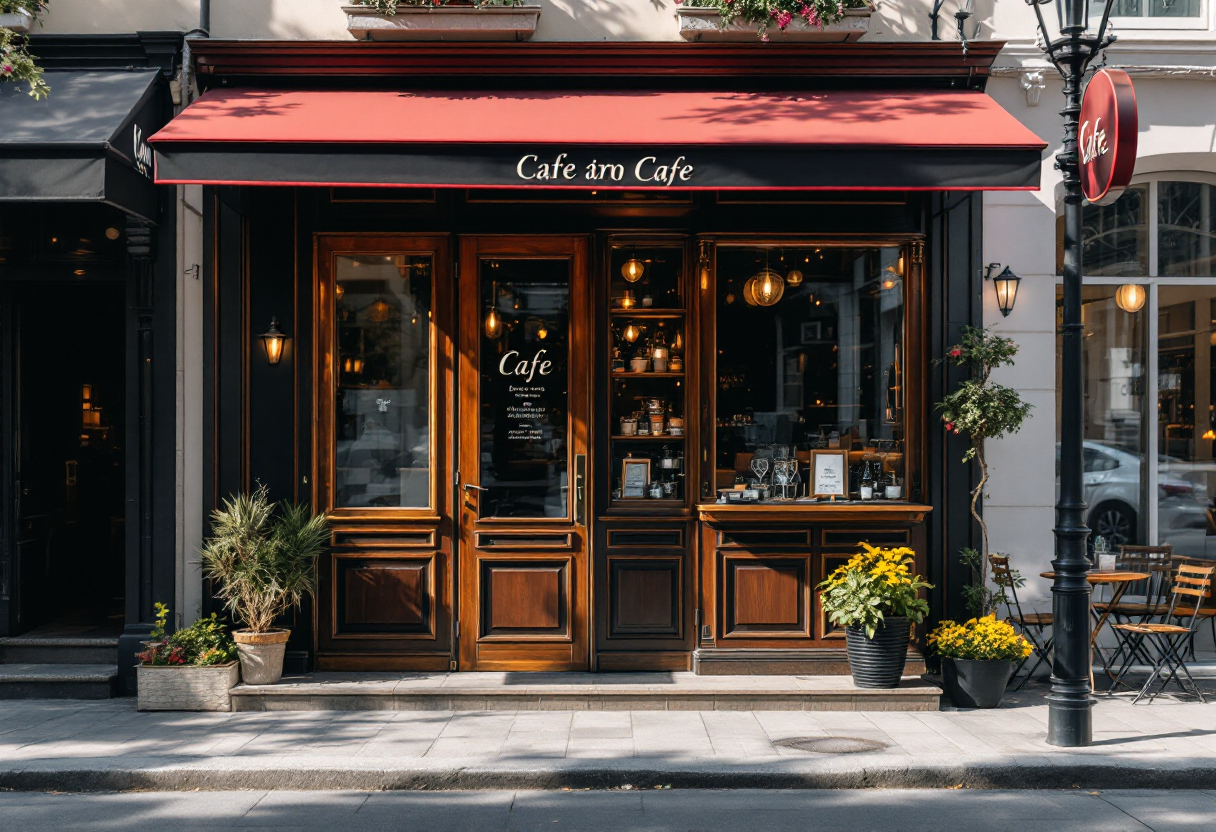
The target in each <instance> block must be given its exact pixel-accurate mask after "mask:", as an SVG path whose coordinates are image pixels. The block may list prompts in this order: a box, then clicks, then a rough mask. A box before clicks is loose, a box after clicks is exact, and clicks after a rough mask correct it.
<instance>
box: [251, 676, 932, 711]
mask: <svg viewBox="0 0 1216 832" xmlns="http://www.w3.org/2000/svg"><path fill="white" fill-rule="evenodd" d="M941 694H942V691H941V688H938V687H936V686H934V685H933V684H930V683H929V682H926V681H924V680H922V679H920V678H917V677H905V678H904V679H903V681H902V682H901V683H900V686H899V687H898V688H896V689H894V690H867V689H863V688H858V687H856V686H855V685H853V682H852V679H851V678H850V677H848V676H742V675H735V676H698V675H696V674H693V673H522V672H521V673H312V674H308V675H304V676H290V677H284V679H283V681H282V682H280V683H279V684H277V685H239V686H238V687H236V688H233V690H232V691H231V695H232V710H234V711H329V710H335V711H339V710H341V711H347V710H363V711H525V710H553V711H583V710H605V711H607V710H613V711H652V710H660V711H664V710H667V711H675V710H682V711H936V710H937V709H938V704H939V700H940V698H941Z"/></svg>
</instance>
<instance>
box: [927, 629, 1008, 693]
mask: <svg viewBox="0 0 1216 832" xmlns="http://www.w3.org/2000/svg"><path fill="white" fill-rule="evenodd" d="M929 646H930V647H932V648H933V649H934V650H936V651H937V654H938V655H939V656H941V657H942V681H943V682H944V683H945V688H946V693H948V694H950V698H951V699H953V700H954V704H955V705H957V706H959V707H960V708H995V707H996V706H997V705H999V704H1001V697H1002V696H1004V695H1005V686H1006V685H1008V684H1009V677H1010V676H1012V675H1013V671H1014V670H1015V669H1016V668H1017V667H1018V665H1019V664H1021V663H1022V662H1023V661H1025V660H1026V659H1027V657H1029V656H1030V651H1031V649H1032V648H1031V646H1030V642H1028V641H1027V640H1026V639H1024V638H1022V637H1021V636H1020V635H1018V634H1017V633H1016V632H1015V631H1014V629H1013V625H1011V624H1010V623H1009V622H1008V621H997V620H996V615H995V614H994V615H986V616H984V617H983V618H973V619H971V620H970V621H968V622H967V623H965V624H958V623H956V622H954V621H943V622H941V623H940V624H938V625H937V626H936V627H935V628H934V629H933V632H931V633H929Z"/></svg>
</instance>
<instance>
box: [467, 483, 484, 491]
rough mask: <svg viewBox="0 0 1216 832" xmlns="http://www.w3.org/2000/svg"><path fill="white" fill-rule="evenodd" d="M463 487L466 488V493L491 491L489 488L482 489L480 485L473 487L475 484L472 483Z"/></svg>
mask: <svg viewBox="0 0 1216 832" xmlns="http://www.w3.org/2000/svg"><path fill="white" fill-rule="evenodd" d="M463 487H464V490H465V491H489V490H490V489H488V488H482V487H481V486H480V485H473V483H471V482H466V483H465V484H464V486H463Z"/></svg>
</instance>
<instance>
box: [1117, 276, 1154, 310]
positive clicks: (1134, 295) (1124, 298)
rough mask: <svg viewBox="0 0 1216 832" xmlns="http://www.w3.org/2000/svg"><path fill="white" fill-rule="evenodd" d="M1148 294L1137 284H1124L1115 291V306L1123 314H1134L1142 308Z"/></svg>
mask: <svg viewBox="0 0 1216 832" xmlns="http://www.w3.org/2000/svg"><path fill="white" fill-rule="evenodd" d="M1146 300H1148V293H1147V292H1145V291H1144V287H1143V286H1141V285H1139V284H1137V283H1124V284H1123V285H1122V286H1120V287H1119V288H1118V289H1117V290H1116V291H1115V304H1116V305H1117V306H1118V307H1119V308H1120V309H1122V310H1123V311H1124V312H1127V313H1130V314H1135V313H1136V312H1139V311H1140V310H1141V309H1143V308H1144V301H1146Z"/></svg>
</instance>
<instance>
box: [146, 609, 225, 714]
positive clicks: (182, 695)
mask: <svg viewBox="0 0 1216 832" xmlns="http://www.w3.org/2000/svg"><path fill="white" fill-rule="evenodd" d="M168 617H169V608H168V607H167V606H165V605H164V604H159V603H158V604H156V625H155V626H154V627H153V628H152V633H151V638H150V639H149V640H148V641H146V642H144V647H145V648H146V649H145V650H144V651H143V652H142V653H140V654H139V655H138V656H137V658H138V659H139V662H140V663H139V665H137V669H136V674H137V676H138V681H139V710H141V711H227V710H230V709H231V704H230V701H229V699H228V691H229V690H230V689H232V688H234V687H236V684H237V682H238V681H240V666H239V665H238V663H237V658H236V644H234V643H233V641H232V637H231V636H230V635H228V631H227V630H226V629H225V627H224V625H223V623H221V622H220V621H219V619H217V618H216V617H215V613H211V617H210V618H200V619H199V620H198V621H196V622H194V623H193V624H191V625H190V626H189V627H185V628H183V629H181V630H178V631H177V632H176V633H174V634H173V635H171V636H166V635H165V621H166V620H167V619H168Z"/></svg>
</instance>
